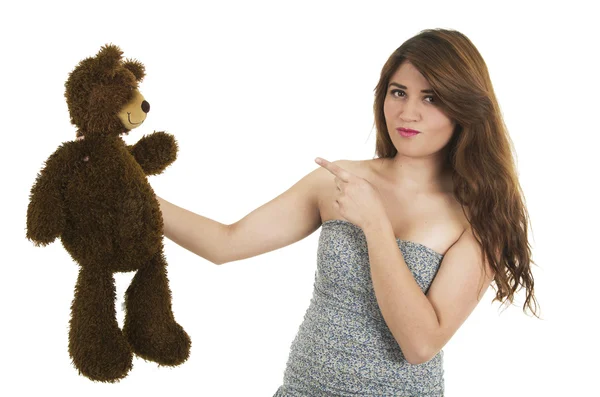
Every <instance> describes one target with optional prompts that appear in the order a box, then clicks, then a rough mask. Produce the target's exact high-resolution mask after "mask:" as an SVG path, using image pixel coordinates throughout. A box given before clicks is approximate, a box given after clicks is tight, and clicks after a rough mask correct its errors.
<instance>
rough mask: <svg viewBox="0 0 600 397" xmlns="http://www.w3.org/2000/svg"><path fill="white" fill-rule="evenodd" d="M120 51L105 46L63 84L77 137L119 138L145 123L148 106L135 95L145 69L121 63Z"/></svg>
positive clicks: (131, 61)
mask: <svg viewBox="0 0 600 397" xmlns="http://www.w3.org/2000/svg"><path fill="white" fill-rule="evenodd" d="M122 55H123V52H122V51H121V50H120V49H119V47H117V46H115V45H113V44H108V45H105V46H103V47H102V48H101V49H100V51H99V52H98V54H97V55H96V56H95V57H92V58H86V59H84V60H83V61H81V62H80V63H79V64H78V65H77V66H76V67H75V69H74V70H73V71H72V72H71V73H70V74H69V78H68V79H67V81H66V82H65V97H66V98H67V105H68V107H69V114H70V116H71V122H72V123H73V124H74V125H75V126H77V137H81V136H85V135H88V134H94V135H96V134H101V135H121V134H123V133H125V134H126V133H128V132H129V131H130V130H132V129H133V128H136V127H138V126H139V125H140V124H142V123H143V122H144V120H145V119H146V115H147V113H148V112H149V111H150V104H149V103H148V102H147V101H146V100H145V99H144V97H143V96H142V94H141V93H140V92H139V91H138V83H139V82H141V81H142V79H143V78H144V76H145V68H144V65H143V64H142V63H140V62H138V61H136V60H133V59H126V60H125V61H122V60H121V56H122Z"/></svg>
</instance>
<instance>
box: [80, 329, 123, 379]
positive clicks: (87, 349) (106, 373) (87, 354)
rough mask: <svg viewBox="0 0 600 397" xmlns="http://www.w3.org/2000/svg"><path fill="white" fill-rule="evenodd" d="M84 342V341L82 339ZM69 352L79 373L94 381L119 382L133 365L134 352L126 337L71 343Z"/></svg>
mask: <svg viewBox="0 0 600 397" xmlns="http://www.w3.org/2000/svg"><path fill="white" fill-rule="evenodd" d="M82 342H83V341H82ZM69 353H70V355H71V358H72V360H73V364H74V365H75V367H76V368H77V369H78V370H79V373H80V374H82V375H84V376H86V377H88V378H89V379H91V380H94V381H100V382H110V383H114V382H118V381H119V380H121V379H123V378H124V377H125V376H127V374H128V373H129V371H130V370H131V368H132V366H133V363H132V362H133V353H132V351H131V348H130V347H129V345H128V344H127V341H125V339H124V338H122V337H121V338H116V339H113V340H108V339H104V341H103V342H102V343H95V342H91V341H85V343H80V344H77V343H73V341H72V342H71V343H70V344H69Z"/></svg>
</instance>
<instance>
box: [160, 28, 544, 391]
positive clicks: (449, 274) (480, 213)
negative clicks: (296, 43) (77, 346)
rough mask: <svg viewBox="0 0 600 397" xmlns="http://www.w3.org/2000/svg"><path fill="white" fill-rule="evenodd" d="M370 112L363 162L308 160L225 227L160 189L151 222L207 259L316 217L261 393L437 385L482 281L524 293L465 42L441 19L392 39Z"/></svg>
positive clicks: (253, 246)
mask: <svg viewBox="0 0 600 397" xmlns="http://www.w3.org/2000/svg"><path fill="white" fill-rule="evenodd" d="M374 113H375V126H376V128H377V141H376V155H377V157H376V158H375V159H371V160H364V161H348V160H337V161H333V162H329V161H327V160H324V159H317V160H316V161H317V163H318V164H319V165H320V167H317V168H316V169H315V170H314V171H312V172H311V173H309V174H308V175H306V176H305V177H304V178H302V179H301V180H300V181H299V182H298V183H296V184H295V185H294V186H292V187H291V188H290V189H289V190H288V191H286V192H284V193H283V194H281V195H280V196H278V197H276V198H275V199H273V200H272V201H270V202H269V203H267V204H265V205H263V206H262V207H260V208H258V209H256V210H254V211H253V212H251V213H250V214H248V215H247V216H246V217H244V218H243V219H241V220H240V221H238V222H236V223H235V224H232V225H224V224H221V223H218V222H215V221H213V220H211V219H208V218H205V217H202V216H200V215H197V214H193V213H191V212H189V211H186V210H184V209H182V208H179V207H177V206H175V205H173V204H171V203H169V202H167V201H164V200H162V199H160V198H159V202H160V205H161V210H162V212H163V218H164V224H165V235H166V236H167V237H168V238H169V239H171V240H173V241H174V242H176V243H177V244H179V245H181V246H183V247H185V248H187V249H189V250H191V251H192V252H195V253H196V254H198V255H200V256H202V257H204V258H206V259H208V260H211V261H212V262H214V263H217V264H222V263H227V262H231V261H236V260H241V259H245V258H249V257H253V256H256V255H259V254H262V253H265V252H269V251H273V250H275V249H278V248H281V247H284V246H287V245H289V244H292V243H294V242H297V241H299V240H301V239H303V238H304V237H307V236H308V235H310V234H312V233H313V232H314V231H316V230H317V229H318V228H319V227H321V234H320V236H319V247H318V263H317V274H316V278H315V285H314V293H313V297H312V300H311V303H310V306H309V308H308V310H307V312H306V315H305V317H304V321H303V323H302V325H301V326H300V328H299V331H298V334H297V336H296V338H295V339H294V341H293V343H292V346H291V349H290V355H289V359H288V362H287V366H286V370H285V374H284V379H283V384H282V386H281V387H280V388H279V389H278V390H277V392H276V394H275V396H357V395H360V396H420V397H425V396H443V394H444V376H443V374H444V370H443V354H444V353H443V350H442V348H443V347H444V346H445V345H446V343H447V342H448V341H449V340H450V338H451V337H452V336H453V335H454V334H455V333H456V331H457V330H458V328H459V327H460V326H461V325H462V324H463V323H464V322H465V320H466V319H467V318H468V316H469V315H470V314H471V313H472V311H473V310H474V309H475V307H476V306H477V304H478V303H479V300H480V299H481V298H482V296H483V295H484V294H485V292H486V290H487V288H488V287H489V285H490V284H491V283H492V282H495V284H496V286H497V290H496V291H497V292H496V297H495V299H494V300H498V301H503V300H508V301H509V302H511V303H512V302H513V298H514V293H515V292H516V290H517V288H518V286H519V285H521V286H523V287H525V288H526V292H527V294H526V301H525V305H524V309H525V306H529V308H530V309H533V308H532V303H535V304H536V306H537V303H536V300H535V297H534V281H533V277H532V273H531V269H530V263H534V262H533V261H532V260H531V250H530V247H529V243H528V239H527V228H528V214H527V210H526V208H525V206H524V204H523V198H522V191H521V188H520V185H519V182H518V179H517V172H516V169H515V164H514V162H513V158H512V152H511V145H510V139H509V136H508V133H507V130H506V127H505V126H504V124H503V120H502V117H501V113H500V109H499V106H498V103H497V100H496V97H495V94H494V90H493V88H492V83H491V81H490V78H489V75H488V71H487V67H486V65H485V62H484V60H483V59H482V57H481V55H480V54H479V52H478V51H477V49H476V48H475V46H474V45H473V44H472V42H471V41H470V40H469V39H468V38H467V37H466V36H465V35H463V34H462V33H460V32H457V31H455V30H445V29H428V30H424V31H422V32H420V33H419V34H417V35H416V36H414V37H412V38H410V39H409V40H407V41H406V42H404V43H403V44H402V45H401V46H400V47H399V48H398V49H396V50H395V51H394V52H393V53H392V55H391V56H390V57H389V59H388V60H387V62H386V63H385V65H384V66H383V70H382V71H381V77H380V80H379V83H378V84H377V87H376V88H375V103H374ZM247 236H252V238H246V237H247ZM533 312H534V313H535V309H533Z"/></svg>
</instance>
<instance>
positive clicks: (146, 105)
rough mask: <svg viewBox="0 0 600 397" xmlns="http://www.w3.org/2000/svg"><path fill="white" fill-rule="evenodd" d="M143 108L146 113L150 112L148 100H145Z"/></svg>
mask: <svg viewBox="0 0 600 397" xmlns="http://www.w3.org/2000/svg"><path fill="white" fill-rule="evenodd" d="M142 110H143V111H144V113H148V112H149V111H150V104H149V103H148V101H146V100H144V101H143V102H142Z"/></svg>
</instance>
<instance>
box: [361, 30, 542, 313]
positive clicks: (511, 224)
mask: <svg viewBox="0 0 600 397" xmlns="http://www.w3.org/2000/svg"><path fill="white" fill-rule="evenodd" d="M404 61H408V62H410V63H411V64H412V65H413V66H414V67H415V68H416V69H417V70H419V72H421V74H422V75H423V76H424V77H425V79H426V80H427V81H428V82H429V84H430V85H431V87H432V89H433V91H434V93H435V95H436V101H437V102H436V103H437V105H438V106H439V107H440V109H441V110H442V111H443V112H444V113H445V114H446V115H447V116H448V117H449V118H451V119H453V120H454V121H456V127H455V130H454V132H453V136H452V138H451V140H450V142H449V143H448V147H447V148H446V150H445V153H447V157H446V164H445V165H446V167H447V168H448V169H451V170H452V171H451V172H452V179H453V181H454V196H455V197H456V199H457V200H458V202H459V203H460V204H461V206H462V209H463V213H464V214H465V216H466V217H467V219H468V221H469V223H470V224H471V227H472V229H473V234H474V235H475V237H476V239H477V240H478V242H479V243H480V244H481V246H482V248H483V252H482V260H483V259H484V257H483V255H485V256H486V257H487V259H488V262H489V263H490V265H491V267H492V268H493V269H494V270H495V272H496V275H495V278H494V281H495V283H496V286H497V289H496V288H495V289H496V297H495V298H494V299H493V300H492V303H493V302H494V301H499V302H501V303H502V302H503V301H504V300H508V301H509V302H510V303H513V301H514V294H515V292H517V289H518V287H519V285H520V286H522V287H525V289H526V299H525V304H524V305H523V311H525V309H526V307H527V306H528V307H529V309H530V310H531V311H532V312H533V314H534V315H536V317H538V318H539V316H537V314H536V309H534V308H533V307H532V303H533V304H534V305H535V307H537V306H538V304H537V300H536V299H535V296H534V280H533V275H532V273H531V267H530V263H533V264H535V262H534V261H533V260H532V259H531V248H530V246H529V241H528V238H527V229H528V224H529V214H528V212H527V208H526V207H525V205H524V201H525V200H524V196H523V191H522V189H521V186H520V184H519V180H518V178H517V170H516V167H515V162H514V161H513V151H514V147H513V145H512V141H511V140H510V137H509V135H508V131H507V128H506V126H505V124H504V120H503V119H502V114H501V112H500V107H499V106H498V101H497V100H496V95H495V93H494V89H493V87H492V83H491V81H490V77H489V74H488V69H487V66H486V64H485V62H484V60H483V58H482V56H481V54H480V53H479V51H478V50H477V48H476V47H475V46H474V45H473V43H472V42H471V41H470V40H469V39H468V38H467V37H466V36H465V35H464V34H462V33H460V32H458V31H456V30H447V29H426V30H422V31H421V32H419V33H418V34H417V35H416V36H414V37H412V38H410V39H408V40H407V41H405V42H404V43H403V44H402V45H401V46H400V47H398V48H397V49H396V50H395V51H394V52H393V53H392V55H390V57H389V58H388V60H387V61H386V63H385V65H384V66H383V69H382V70H381V77H380V79H379V82H378V83H377V87H376V88H375V103H374V105H373V111H374V114H375V127H376V130H377V140H376V149H375V154H376V156H377V157H380V158H392V157H394V156H395V155H396V153H397V150H396V148H395V147H394V145H393V143H392V141H391V139H390V136H389V132H388V129H387V126H386V122H385V117H384V113H383V103H384V100H385V97H386V94H387V90H388V84H389V81H390V78H391V76H392V75H393V74H394V73H395V72H396V70H397V69H398V68H399V67H400V65H401V64H402V63H403V62H404ZM465 207H468V209H469V211H468V213H467V212H466V211H465ZM469 215H470V216H469ZM494 253H495V254H494Z"/></svg>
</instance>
